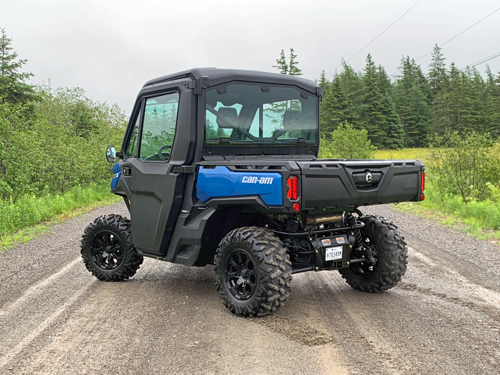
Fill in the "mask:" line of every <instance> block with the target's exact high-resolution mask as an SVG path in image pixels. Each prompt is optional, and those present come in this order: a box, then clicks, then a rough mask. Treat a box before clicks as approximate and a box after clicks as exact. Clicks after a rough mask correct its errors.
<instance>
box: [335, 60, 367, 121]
mask: <svg viewBox="0 0 500 375" xmlns="http://www.w3.org/2000/svg"><path fill="white" fill-rule="evenodd" d="M342 67H343V71H342V73H340V74H339V77H340V81H341V83H342V87H343V88H344V91H345V93H346V96H347V97H348V98H349V100H351V101H352V103H353V105H354V107H355V108H356V113H357V115H358V117H360V114H361V104H362V103H363V94H364V91H365V86H364V85H363V80H362V78H361V74H359V73H357V72H356V71H355V70H354V69H353V68H352V67H351V66H350V65H349V64H348V63H347V62H346V61H344V60H342Z"/></svg>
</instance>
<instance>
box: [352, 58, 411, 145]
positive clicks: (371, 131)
mask: <svg viewBox="0 0 500 375" xmlns="http://www.w3.org/2000/svg"><path fill="white" fill-rule="evenodd" d="M386 79H388V77H387V74H386V73H385V71H380V70H379V69H377V67H376V66H375V63H374V62H373V60H372V57H371V55H370V54H369V55H368V56H367V58H366V66H365V74H364V75H363V85H364V88H365V90H364V91H365V94H364V96H363V101H364V104H363V107H362V112H361V119H360V122H361V124H362V125H363V128H364V129H366V130H367V131H368V137H369V138H370V140H371V142H372V144H373V145H374V146H375V147H379V148H390V149H397V148H401V147H403V128H402V126H401V123H400V121H399V118H398V115H397V114H396V110H395V108H394V102H393V101H392V98H391V97H390V96H388V95H384V92H383V91H382V90H384V89H385V88H386V84H387V82H385V80H386Z"/></svg>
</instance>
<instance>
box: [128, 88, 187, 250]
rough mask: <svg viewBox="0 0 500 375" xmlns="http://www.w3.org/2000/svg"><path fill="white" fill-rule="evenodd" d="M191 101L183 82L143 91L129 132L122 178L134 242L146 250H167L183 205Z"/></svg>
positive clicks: (139, 248)
mask: <svg viewBox="0 0 500 375" xmlns="http://www.w3.org/2000/svg"><path fill="white" fill-rule="evenodd" d="M191 100H192V99H191V93H190V92H188V91H186V86H185V85H182V84H181V82H177V83H171V84H170V85H163V86H162V89H161V91H158V90H157V91H152V92H151V93H148V92H146V93H143V94H141V97H140V99H139V101H138V102H137V103H136V106H135V110H134V114H133V118H132V122H131V124H133V125H132V127H131V128H130V129H129V130H128V132H127V138H126V141H125V142H124V150H125V151H124V160H123V161H122V162H121V167H122V176H123V180H124V183H125V185H126V186H127V187H128V189H126V191H127V190H128V191H127V197H128V202H129V209H130V215H131V220H132V241H133V243H134V245H135V247H136V248H137V249H138V250H140V251H142V252H144V253H149V254H155V255H156V254H157V255H160V256H162V255H165V254H166V251H167V248H168V245H169V243H170V239H171V237H172V233H173V230H174V227H175V222H176V219H177V216H178V214H179V211H180V209H181V205H182V200H183V196H184V187H185V179H186V175H185V174H183V173H182V165H184V164H185V163H186V161H187V159H188V155H189V152H190V150H189V146H190V142H189V137H190V136H191V134H190V132H191V129H190V128H191V124H192V121H191V113H192V112H193V111H191V108H190V107H191ZM180 129H181V130H182V131H180ZM182 133H183V134H182ZM186 133H187V135H186Z"/></svg>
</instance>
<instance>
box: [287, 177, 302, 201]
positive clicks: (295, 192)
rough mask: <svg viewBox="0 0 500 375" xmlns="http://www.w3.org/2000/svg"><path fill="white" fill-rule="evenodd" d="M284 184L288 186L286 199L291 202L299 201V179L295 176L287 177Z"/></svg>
mask: <svg viewBox="0 0 500 375" xmlns="http://www.w3.org/2000/svg"><path fill="white" fill-rule="evenodd" d="M286 184H287V185H288V194H287V195H288V199H290V200H291V201H296V200H297V199H299V178H298V177H297V176H292V177H289V178H288V180H287V182H286Z"/></svg>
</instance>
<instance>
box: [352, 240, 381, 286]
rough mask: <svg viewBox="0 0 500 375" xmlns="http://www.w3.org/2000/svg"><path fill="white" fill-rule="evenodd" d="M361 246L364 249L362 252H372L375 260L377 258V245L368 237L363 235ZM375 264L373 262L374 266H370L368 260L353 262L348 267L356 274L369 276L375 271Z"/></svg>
mask: <svg viewBox="0 0 500 375" xmlns="http://www.w3.org/2000/svg"><path fill="white" fill-rule="evenodd" d="M362 247H363V249H364V252H368V253H371V254H373V257H374V258H375V260H378V257H377V254H378V251H377V247H376V246H375V244H374V243H373V242H372V241H371V240H370V238H369V237H366V236H363V246H362ZM377 264H378V262H377ZM377 264H375V266H372V265H371V264H370V263H369V262H361V263H355V264H353V265H351V267H350V268H351V270H352V271H353V272H354V273H355V274H356V275H359V276H369V275H371V274H372V273H373V272H374V271H375V268H376V267H377Z"/></svg>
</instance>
